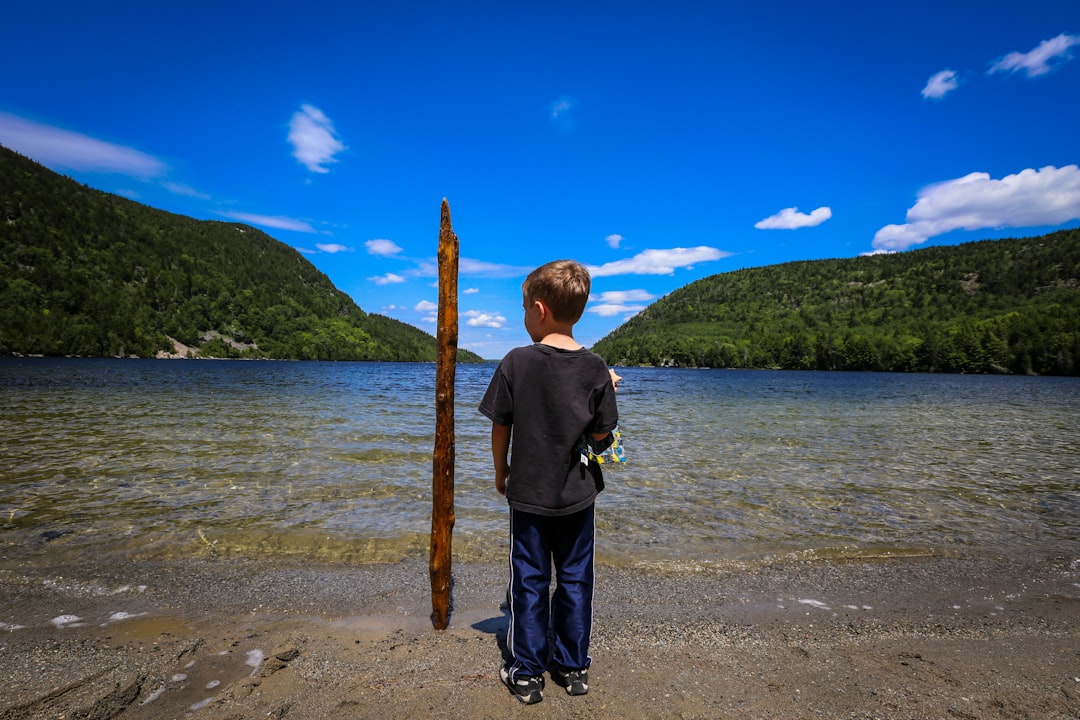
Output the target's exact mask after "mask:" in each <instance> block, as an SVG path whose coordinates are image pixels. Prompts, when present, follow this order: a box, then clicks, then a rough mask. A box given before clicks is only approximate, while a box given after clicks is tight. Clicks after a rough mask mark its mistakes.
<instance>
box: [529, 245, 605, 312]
mask: <svg viewBox="0 0 1080 720" xmlns="http://www.w3.org/2000/svg"><path fill="white" fill-rule="evenodd" d="M591 287H592V278H591V277H589V271H588V270H586V269H585V266H584V265H582V264H581V263H579V262H577V261H576V260H555V261H553V262H549V263H547V264H545V265H541V266H540V267H538V268H536V269H535V270H533V271H532V272H531V273H529V276H528V277H527V278H525V282H523V283H522V284H521V295H522V297H523V298H524V299H525V302H526V303H527V304H531V303H534V302H536V301H537V300H539V301H541V302H543V303H544V304H545V305H547V306H548V309H549V310H551V314H552V316H553V317H554V318H555V319H556V320H558V321H559V322H568V323H576V322H577V321H578V320H580V319H581V314H582V313H583V312H585V304H586V303H587V302H588V301H589V290H590V288H591Z"/></svg>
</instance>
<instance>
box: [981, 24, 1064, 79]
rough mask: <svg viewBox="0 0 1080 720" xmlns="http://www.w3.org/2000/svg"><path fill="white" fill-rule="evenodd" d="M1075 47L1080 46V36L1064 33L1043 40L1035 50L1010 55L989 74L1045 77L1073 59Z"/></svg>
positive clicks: (992, 68)
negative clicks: (1019, 74) (1073, 48)
mask: <svg viewBox="0 0 1080 720" xmlns="http://www.w3.org/2000/svg"><path fill="white" fill-rule="evenodd" d="M1075 45H1080V35H1066V34H1065V33H1062V34H1061V35H1058V36H1057V37H1055V38H1051V39H1049V40H1043V41H1042V42H1041V43H1039V44H1038V45H1037V46H1036V47H1035V49H1034V50H1030V51H1028V52H1026V53H1022V52H1011V53H1009V54H1008V55H1006V56H1005V57H1003V58H1001V59H999V60H996V61H995V62H994V63H992V64H991V65H990V69H989V70H987V73H989V74H993V73H996V72H1004V73H1014V72H1020V71H1023V72H1024V74H1025V75H1027V76H1028V77H1029V78H1032V77H1038V76H1039V75H1045V74H1046V73H1048V72H1050V71H1051V70H1053V69H1054V68H1055V67H1057V66H1058V65H1061V64H1062V63H1065V62H1067V61H1068V60H1069V59H1070V58H1071V57H1072V52H1071V48H1072V47H1073V46H1075Z"/></svg>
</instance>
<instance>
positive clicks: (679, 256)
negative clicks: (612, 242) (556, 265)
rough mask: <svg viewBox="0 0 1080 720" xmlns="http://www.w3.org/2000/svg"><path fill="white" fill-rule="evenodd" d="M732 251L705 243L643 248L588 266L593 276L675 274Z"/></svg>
mask: <svg viewBox="0 0 1080 720" xmlns="http://www.w3.org/2000/svg"><path fill="white" fill-rule="evenodd" d="M730 256H731V253H729V252H725V251H723V250H717V249H716V248H711V247H706V246H704V245H702V246H700V247H694V248H671V249H669V250H643V251H642V252H640V253H638V254H637V255H635V256H634V257H631V258H626V259H625V260H615V261H613V262H609V263H604V264H603V265H590V266H588V269H589V274H590V275H592V276H593V277H610V276H612V275H673V274H674V273H675V270H676V268H685V267H692V266H694V265H696V264H698V263H701V262H709V261H712V260H720V259H722V258H726V257H730Z"/></svg>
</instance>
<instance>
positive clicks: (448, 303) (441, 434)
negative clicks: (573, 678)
mask: <svg viewBox="0 0 1080 720" xmlns="http://www.w3.org/2000/svg"><path fill="white" fill-rule="evenodd" d="M457 296H458V239H457V235H455V234H454V229H453V227H452V226H451V224H450V203H449V202H447V200H446V198H443V201H442V213H441V219H440V222H439V317H438V330H437V335H436V338H435V339H436V343H437V346H438V354H437V356H436V363H435V452H434V454H433V456H432V481H431V495H432V503H431V554H430V556H429V559H428V569H429V572H430V575H431V622H432V624H433V625H434V626H435V629H436V630H445V629H446V628H447V626H449V624H450V581H451V573H450V566H451V565H450V563H451V560H450V546H451V540H452V538H453V534H454V376H455V374H456V371H457V343H458V308H457Z"/></svg>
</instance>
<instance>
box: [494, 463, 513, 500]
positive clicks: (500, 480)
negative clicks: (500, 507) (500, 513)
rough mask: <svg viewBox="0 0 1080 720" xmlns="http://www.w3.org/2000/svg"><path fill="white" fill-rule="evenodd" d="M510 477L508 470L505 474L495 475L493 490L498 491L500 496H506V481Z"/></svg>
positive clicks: (497, 473) (498, 473)
mask: <svg viewBox="0 0 1080 720" xmlns="http://www.w3.org/2000/svg"><path fill="white" fill-rule="evenodd" d="M508 477H510V468H507V469H506V472H498V471H496V473H495V489H496V490H498V491H499V494H500V495H505V494H506V479H507V478H508Z"/></svg>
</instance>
